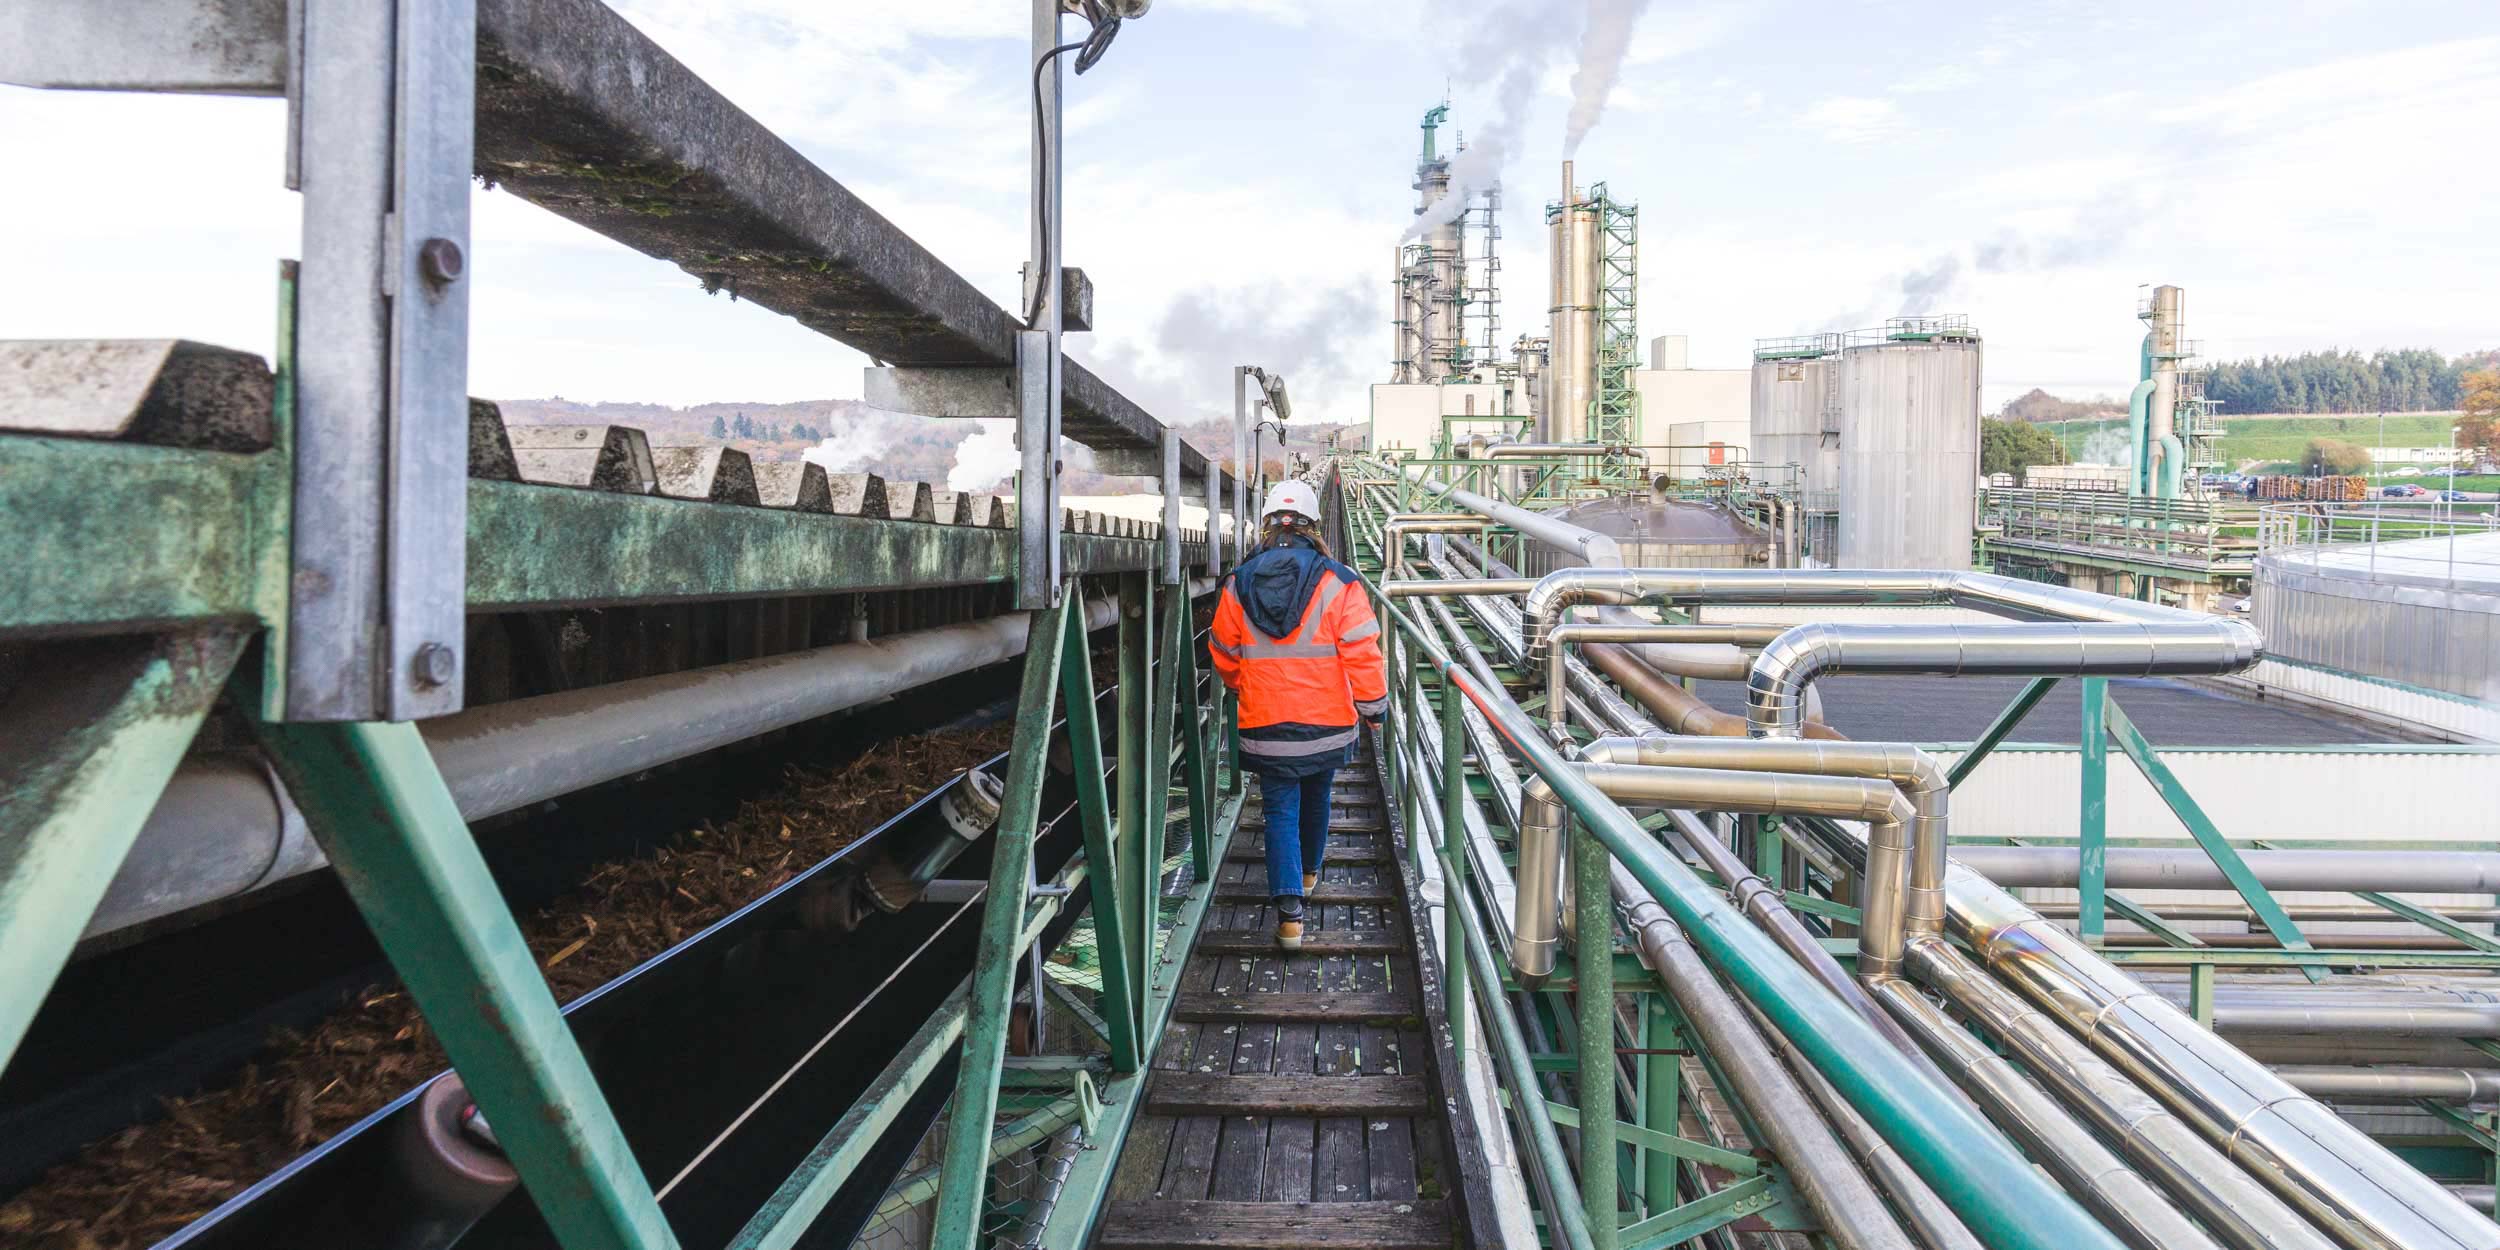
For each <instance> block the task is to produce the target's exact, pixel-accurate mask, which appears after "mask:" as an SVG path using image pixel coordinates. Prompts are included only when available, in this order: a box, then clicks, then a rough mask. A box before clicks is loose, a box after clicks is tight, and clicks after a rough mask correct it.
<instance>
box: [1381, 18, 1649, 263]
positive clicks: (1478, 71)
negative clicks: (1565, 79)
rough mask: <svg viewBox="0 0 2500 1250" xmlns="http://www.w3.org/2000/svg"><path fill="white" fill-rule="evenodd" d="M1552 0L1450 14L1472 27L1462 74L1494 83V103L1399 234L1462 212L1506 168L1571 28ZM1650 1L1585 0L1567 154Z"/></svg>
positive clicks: (1584, 132)
mask: <svg viewBox="0 0 2500 1250" xmlns="http://www.w3.org/2000/svg"><path fill="white" fill-rule="evenodd" d="M1555 7H1556V6H1555V5H1554V4H1553V3H1552V0H1516V2H1515V3H1511V4H1507V5H1502V6H1499V7H1496V8H1494V9H1493V10H1492V11H1490V12H1482V13H1479V12H1472V11H1471V12H1467V13H1463V14H1461V13H1456V12H1453V13H1451V14H1450V16H1452V17H1453V18H1455V19H1459V20H1455V21H1453V22H1452V23H1451V24H1450V25H1451V27H1452V28H1454V29H1463V30H1465V31H1467V32H1468V40H1467V43H1466V45H1465V46H1463V47H1462V48H1461V49H1460V50H1459V61H1458V66H1457V71H1458V72H1457V77H1458V79H1459V80H1460V81H1463V82H1470V83H1486V82H1490V83H1493V84H1494V89H1493V108H1492V110H1491V112H1490V113H1488V114H1487V115H1486V119H1485V120H1484V121H1483V122H1482V123H1480V124H1478V125H1477V126H1476V128H1475V129H1474V130H1473V131H1471V132H1470V138H1471V139H1472V140H1473V141H1472V142H1471V143H1470V144H1469V145H1468V148H1467V150H1466V151H1464V152H1461V153H1459V154H1458V155H1457V156H1456V157H1455V158H1453V159H1452V160H1451V161H1450V193H1449V194H1448V195H1446V196H1443V197H1442V198H1441V199H1440V200H1439V201H1437V202H1435V203H1434V204H1433V206H1432V207H1431V208H1429V209H1426V210H1425V211H1424V212H1423V213H1422V214H1421V215H1419V216H1417V217H1416V218H1415V220H1414V222H1413V223H1412V224H1410V225H1409V226H1407V228H1406V232H1405V234H1403V235H1402V236H1400V238H1401V241H1403V240H1404V239H1412V238H1416V237H1418V236H1420V235H1421V234H1423V233H1424V232H1425V231H1427V230H1430V229H1432V228H1433V227H1435V226H1441V225H1446V224H1448V223H1450V222H1452V221H1455V220H1457V218H1458V215H1459V214H1460V213H1461V212H1464V211H1465V210H1466V208H1467V201H1468V200H1469V199H1470V198H1471V197H1473V196H1476V195H1480V194H1482V193H1484V192H1486V191H1489V190H1491V189H1493V188H1494V187H1497V186H1500V185H1501V182H1502V171H1503V170H1504V169H1506V168H1508V167H1509V166H1510V164H1511V162H1512V160H1513V159H1514V158H1515V157H1516V156H1517V155H1518V154H1519V141H1520V137H1521V135H1522V134H1523V133H1524V132H1525V130H1526V128H1527V119H1528V108H1529V105H1530V104H1532V103H1533V102H1534V101H1535V98H1536V88H1537V83H1538V81H1539V80H1540V79H1541V78H1543V77H1544V74H1545V70H1546V68H1547V66H1549V65H1551V64H1552V63H1553V62H1554V60H1555V58H1557V57H1558V56H1559V55H1561V53H1562V51H1563V47H1564V44H1565V43H1566V41H1568V40H1569V39H1570V38H1571V37H1572V35H1573V31H1572V30H1571V28H1570V27H1569V26H1568V25H1567V24H1565V23H1563V22H1559V21H1556V20H1555V17H1554V13H1553V9H1554V8H1555ZM1648 8H1649V0H1584V12H1585V14H1586V16H1585V17H1584V19H1583V20H1582V23H1581V27H1580V30H1579V31H1578V36H1579V48H1580V52H1579V63H1578V65H1577V66H1576V67H1574V68H1573V70H1572V73H1571V112H1570V115H1569V117H1568V118H1567V119H1566V120H1565V122H1564V125H1563V155H1565V156H1569V155H1571V154H1572V153H1573V152H1576V151H1578V150H1579V148H1580V141H1581V140H1582V139H1585V138H1587V137H1588V134H1589V131H1590V130H1592V129H1594V128H1595V127H1596V125H1597V121H1598V118H1599V117H1600V116H1602V115H1603V114H1604V113H1605V111H1606V98H1607V97H1608V96H1609V95H1611V94H1613V92H1614V89H1615V83H1616V82H1617V81H1618V80H1620V79H1621V78H1622V76H1623V59H1624V54H1625V53H1626V52H1627V51H1629V50H1630V48H1631V44H1632V28H1633V27H1634V26H1635V25H1637V24H1638V23H1639V22H1640V18H1641V14H1642V12H1643V11H1645V10H1647V9H1648Z"/></svg>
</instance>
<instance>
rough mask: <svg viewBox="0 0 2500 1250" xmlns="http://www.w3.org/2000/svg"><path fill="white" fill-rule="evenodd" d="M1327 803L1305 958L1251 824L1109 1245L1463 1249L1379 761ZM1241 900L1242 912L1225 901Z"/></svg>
mask: <svg viewBox="0 0 2500 1250" xmlns="http://www.w3.org/2000/svg"><path fill="white" fill-rule="evenodd" d="M1331 806H1332V807H1333V809H1334V814H1335V833H1334V836H1333V838H1332V846H1331V850H1330V854H1329V857H1328V863H1327V866H1326V867H1325V868H1324V869H1323V870H1322V880H1321V885H1320V889H1319V891H1318V893H1316V894H1315V895H1313V898H1312V904H1311V907H1310V912H1309V915H1310V916H1311V917H1313V918H1314V921H1315V922H1314V923H1313V924H1312V926H1311V929H1312V933H1311V937H1310V939H1309V943H1310V944H1309V945H1308V946H1306V947H1305V949H1303V950H1301V951H1299V952H1295V953H1291V954H1287V953H1285V952H1283V951H1280V950H1277V949H1276V947H1275V943H1274V932H1275V924H1276V918H1275V915H1274V913H1273V909H1272V908H1271V906H1270V905H1269V904H1268V903H1267V902H1266V901H1265V900H1263V899H1259V898H1257V897H1256V896H1257V895H1258V894H1260V893H1261V892H1263V891H1264V889H1265V873H1266V870H1265V868H1264V867H1262V866H1261V865H1260V864H1259V863H1258V862H1257V860H1258V859H1259V857H1260V856H1261V855H1262V854H1263V846H1262V838H1261V832H1260V825H1259V823H1258V809H1257V806H1256V801H1255V796H1253V802H1252V805H1251V806H1250V808H1249V809H1248V810H1246V811H1245V812H1244V814H1243V817H1242V830H1241V832H1240V834H1238V835H1237V836H1236V838H1235V839H1234V846H1233V851H1232V853H1231V854H1230V855H1229V856H1228V857H1227V859H1226V861H1225V863H1224V865H1223V867H1222V868H1221V869H1220V870H1219V874H1220V875H1219V876H1218V878H1217V886H1216V889H1217V900H1218V901H1217V902H1216V904H1215V906H1214V910H1213V911H1212V912H1210V913H1209V916H1208V919H1207V924H1206V927H1205V928H1204V929H1203V930H1201V931H1200V934H1199V937H1198V941H1197V943H1196V945H1195V946H1193V947H1192V948H1191V950H1190V956H1189V963H1188V966H1187V969H1186V971H1185V972H1184V973H1183V979H1182V983H1181V997H1180V1002H1179V1010H1178V1011H1177V1012H1176V1014H1175V1018H1174V1023H1173V1025H1172V1026H1171V1028H1170V1029H1168V1030H1167V1031H1166V1032H1165V1034H1164V1036H1163V1037H1162V1039H1161V1041H1160V1045H1159V1047H1158V1049H1157V1051H1156V1054H1155V1059H1154V1067H1155V1071H1156V1075H1155V1077H1154V1079H1153V1081H1152V1082H1151V1083H1150V1084H1149V1085H1148V1086H1147V1092H1146V1104H1145V1108H1144V1115H1143V1116H1142V1117H1141V1118H1140V1120H1139V1121H1138V1124H1137V1126H1136V1128H1135V1129H1134V1130H1132V1131H1131V1132H1130V1134H1129V1137H1128V1142H1127V1145H1126V1147H1125V1149H1124V1152H1123V1154H1122V1156H1121V1159H1120V1165H1119V1170H1118V1172H1117V1173H1116V1174H1115V1176H1114V1178H1113V1180H1112V1187H1111V1194H1110V1198H1111V1201H1110V1203H1109V1205H1108V1206H1107V1208H1106V1209H1105V1211H1104V1213H1103V1218H1102V1222H1101V1224H1100V1226H1099V1228H1098V1229H1097V1230H1096V1237H1095V1244H1096V1245H1097V1246H1101V1247H1106V1248H1108V1247H1121V1248H1123V1250H1138V1248H1143V1247H1158V1246H1166V1247H1180V1246H1245V1247H1249V1246H1256V1247H1261V1248H1263V1250H1267V1248H1279V1247H1295V1246H1372V1247H1402V1246H1405V1247H1418V1248H1421V1247H1445V1246H1449V1245H1451V1244H1452V1243H1453V1241H1454V1240H1455V1239H1456V1234H1455V1232H1454V1230H1455V1228H1456V1226H1457V1224H1458V1222H1459V1220H1460V1219H1461V1212H1460V1211H1459V1210H1458V1209H1457V1205H1456V1203H1455V1202H1454V1201H1453V1200H1452V1193H1453V1192H1454V1191H1453V1189H1452V1184H1453V1181H1452V1178H1453V1175H1454V1170H1453V1168H1452V1167H1451V1164H1450V1160H1451V1159H1452V1158H1453V1149H1452V1137H1451V1131H1450V1130H1451V1126H1450V1124H1449V1123H1448V1120H1447V1116H1446V1114H1445V1112H1444V1107H1445V1106H1446V1105H1447V1104H1446V1102H1445V1100H1444V1098H1443V1097H1442V1095H1441V1094H1440V1093H1439V1091H1440V1089H1441V1088H1442V1083H1441V1081H1440V1073H1439V1072H1438V1071H1437V1070H1436V1065H1437V1063H1438V1056H1439V1054H1440V1052H1439V1051H1438V1050H1437V1049H1436V1048H1435V1047H1434V1046H1432V1045H1431V1044H1430V1042H1429V1041H1428V1039H1427V1035H1426V1033H1425V1028H1424V1014H1425V1006H1424V995H1423V993H1422V990H1421V986H1420V985H1419V981H1418V976H1419V964H1418V956H1417V952H1416V950H1415V947H1414V945H1413V934H1414V932H1415V928H1414V926H1412V925H1410V924H1409V923H1408V922H1407V914H1406V913H1407V909H1408V908H1410V907H1411V906H1413V900H1412V898H1411V897H1410V896H1409V895H1408V893H1407V890H1406V888H1405V886H1404V884H1403V883H1404V877H1403V876H1402V874H1401V873H1400V871H1399V868H1398V864H1397V855H1398V847H1397V845H1396V841H1395V839H1394V838H1393V837H1392V836H1391V832H1390V829H1389V827H1388V825H1387V823H1386V822H1385V820H1384V812H1383V811H1382V806H1381V798H1380V790H1379V784H1378V780H1377V777H1376V774H1375V773H1374V772H1373V770H1372V767H1371V766H1370V764H1369V763H1368V762H1367V763H1364V764H1362V765H1359V766H1357V767H1353V768H1349V769H1346V770H1345V771H1343V772H1341V773H1339V774H1338V775H1337V783H1336V788H1335V792H1334V794H1333V796H1332V804H1331ZM1236 895H1240V896H1242V897H1243V898H1244V899H1245V901H1239V902H1229V903H1228V902H1225V901H1223V900H1224V899H1227V898H1231V897H1234V896H1236ZM1332 897H1334V898H1338V899H1343V900H1346V901H1337V902H1332V901H1330V900H1331V898H1332Z"/></svg>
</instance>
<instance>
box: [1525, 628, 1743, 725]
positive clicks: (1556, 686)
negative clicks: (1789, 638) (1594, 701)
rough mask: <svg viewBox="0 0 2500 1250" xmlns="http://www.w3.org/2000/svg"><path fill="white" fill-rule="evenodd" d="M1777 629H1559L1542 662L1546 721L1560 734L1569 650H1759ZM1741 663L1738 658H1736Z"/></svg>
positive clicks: (1550, 640)
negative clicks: (1621, 645) (1709, 646)
mask: <svg viewBox="0 0 2500 1250" xmlns="http://www.w3.org/2000/svg"><path fill="white" fill-rule="evenodd" d="M1783 628H1784V627H1783V626H1778V625H1651V624H1635V625H1615V624H1602V625H1561V626H1557V627H1556V628H1555V629H1554V632H1553V633H1552V634H1550V635H1548V637H1547V641H1548V642H1549V643H1550V644H1551V649H1550V650H1549V652H1548V653H1547V655H1546V659H1545V702H1546V713H1547V716H1546V719H1547V721H1548V722H1549V723H1550V724H1551V725H1552V726H1553V728H1554V731H1555V732H1556V733H1561V732H1563V729H1564V725H1565V723H1566V718H1565V717H1564V715H1563V705H1562V701H1561V698H1560V695H1559V692H1560V691H1562V690H1564V689H1566V688H1567V687H1566V678H1565V673H1566V672H1567V668H1566V665H1567V662H1568V661H1569V659H1570V652H1571V648H1572V646H1573V645H1574V644H1575V643H1583V642H1632V643H1657V642H1670V643H1676V642H1680V643H1692V642H1711V643H1725V644H1736V645H1745V644H1750V645H1753V646H1760V645H1762V644H1763V643H1766V642H1769V641H1770V640H1771V639H1773V638H1776V637H1778V636H1779V634H1780V631H1781V630H1782V629H1783ZM1739 659H1740V661H1741V659H1742V657H1741V655H1740V656H1739Z"/></svg>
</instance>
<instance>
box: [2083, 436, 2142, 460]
mask: <svg viewBox="0 0 2500 1250" xmlns="http://www.w3.org/2000/svg"><path fill="white" fill-rule="evenodd" d="M2133 449H2134V444H2133V443H2131V442H2129V441H2128V437H2127V432H2126V431H2125V430H2096V431H2094V432H2093V434H2092V437H2090V438H2087V439H2085V440H2083V450H2082V452H2081V453H2080V454H2078V455H2077V456H2076V457H2075V462H2076V463H2078V464H2125V463H2127V461H2128V460H2130V459H2132V458H2133Z"/></svg>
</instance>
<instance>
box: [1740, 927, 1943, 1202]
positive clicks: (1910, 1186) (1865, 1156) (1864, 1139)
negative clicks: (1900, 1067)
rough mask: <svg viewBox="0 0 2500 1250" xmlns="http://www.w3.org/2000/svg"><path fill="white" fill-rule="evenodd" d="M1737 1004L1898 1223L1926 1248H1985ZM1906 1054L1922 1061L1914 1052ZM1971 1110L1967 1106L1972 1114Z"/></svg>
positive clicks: (1756, 1013)
mask: <svg viewBox="0 0 2500 1250" xmlns="http://www.w3.org/2000/svg"><path fill="white" fill-rule="evenodd" d="M1846 979H1847V978H1845V977H1844V978H1843V980H1846ZM1851 984H1852V985H1854V984H1855V983H1854V982H1851ZM1741 1005H1742V1006H1743V1007H1744V1008H1745V1014H1746V1016H1747V1017H1748V1018H1750V1019H1751V1020H1752V1021H1753V1023H1754V1028H1755V1029H1757V1030H1759V1031H1760V1032H1761V1034H1762V1035H1763V1036H1764V1037H1765V1038H1767V1039H1769V1040H1770V1043H1771V1046H1772V1048H1773V1049H1775V1050H1777V1051H1778V1052H1779V1055H1780V1058H1781V1059H1782V1060H1784V1061H1785V1062H1786V1063H1787V1064H1788V1070H1789V1071H1790V1072H1791V1073H1793V1074H1795V1075H1796V1078H1797V1083H1798V1084H1799V1085H1802V1086H1804V1087H1805V1091H1806V1094H1807V1096H1809V1097H1811V1098H1813V1099H1814V1101H1815V1104H1816V1105H1817V1106H1819V1107H1821V1108H1822V1110H1823V1118H1825V1119H1827V1120H1829V1121H1831V1123H1832V1127H1833V1128H1835V1129H1838V1130H1839V1131H1840V1139H1841V1140H1842V1141H1844V1142H1846V1143H1848V1145H1849V1149H1851V1150H1852V1151H1855V1152H1856V1153H1857V1156H1858V1161H1859V1162H1860V1163H1861V1164H1863V1165H1865V1167H1866V1171H1867V1175H1869V1176H1871V1177H1873V1178H1874V1180H1875V1183H1876V1184H1877V1185H1879V1186H1882V1187H1883V1190H1884V1192H1885V1193H1888V1194H1890V1195H1892V1205H1893V1209H1895V1210H1897V1211H1899V1212H1900V1213H1901V1219H1902V1221H1903V1222H1904V1223H1906V1224H1908V1225H1909V1226H1910V1231H1911V1232H1913V1233H1915V1234H1917V1236H1918V1239H1919V1241H1920V1242H1922V1243H1924V1244H1925V1245H1926V1246H1927V1250H1986V1247H1985V1246H1984V1245H1983V1244H1982V1243H1981V1242H1980V1240H1979V1238H1977V1237H1975V1236H1972V1235H1971V1231H1970V1227H1969V1226H1968V1225H1966V1224H1964V1223H1962V1217H1960V1216H1958V1215H1955V1214H1954V1213H1953V1208H1952V1207H1950V1206H1947V1205H1945V1200H1944V1199H1943V1198H1940V1197H1938V1196H1937V1195H1936V1191H1935V1189H1934V1188H1932V1187H1930V1186H1929V1185H1928V1184H1927V1182H1926V1181H1925V1180H1924V1179H1922V1178H1921V1177H1920V1176H1919V1174H1918V1172H1917V1171H1916V1170H1914V1169H1913V1168H1911V1167H1910V1162H1909V1160H1907V1159H1904V1158H1902V1157H1901V1152H1900V1151H1898V1150H1895V1149H1893V1147H1892V1143H1890V1142H1887V1141H1885V1140H1884V1138H1883V1135H1882V1134H1880V1133H1877V1132H1876V1131H1875V1126H1874V1125H1872V1124H1869V1123H1867V1122H1866V1117H1865V1116H1862V1115H1859V1114H1858V1109H1857V1108H1856V1107H1854V1106H1851V1105H1850V1103H1849V1099H1848V1096H1847V1095H1845V1094H1842V1093H1841V1092H1840V1091H1839V1090H1838V1089H1836V1088H1834V1087H1833V1086H1832V1083H1831V1081H1830V1079H1829V1078H1827V1077H1825V1076H1824V1075H1823V1074H1822V1073H1820V1072H1817V1071H1815V1070H1814V1064H1813V1063H1812V1061H1810V1060H1808V1059H1807V1058H1806V1057H1805V1054H1804V1052H1802V1051H1799V1050H1798V1049H1797V1044H1796V1043H1795V1042H1792V1041H1790V1040H1788V1038H1787V1036H1786V1035H1784V1034H1782V1033H1781V1032H1780V1031H1779V1030H1778V1029H1775V1028H1773V1027H1771V1022H1770V1020H1769V1019H1767V1018H1766V1017H1764V1016H1763V1014H1762V1009H1761V1008H1759V1007H1756V1006H1754V1005H1753V1004H1752V1003H1742V1004H1741ZM1876 1019H1879V1020H1881V1021H1883V1022H1884V1024H1885V1025H1887V1026H1889V1027H1891V1028H1893V1029H1898V1028H1899V1027H1900V1026H1899V1025H1896V1024H1893V1023H1892V1017H1891V1016H1888V1015H1885V1014H1883V1013H1881V1012H1878V1013H1876ZM1886 1036H1890V1034H1887V1035H1886ZM1910 1053H1911V1054H1912V1055H1914V1056H1916V1057H1918V1058H1921V1059H1924V1058H1925V1056H1924V1055H1923V1054H1920V1053H1919V1052H1918V1051H1916V1050H1913V1051H1911V1052H1910ZM1939 1078H1940V1079H1939V1080H1938V1083H1937V1086H1936V1088H1938V1089H1946V1090H1949V1089H1951V1088H1953V1086H1952V1083H1951V1082H1950V1081H1949V1080H1944V1079H1941V1078H1942V1074H1941V1073H1939ZM1976 1111H1977V1109H1976V1108H1973V1112H1974V1114H1975V1113H1976Z"/></svg>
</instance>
